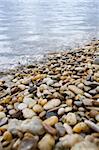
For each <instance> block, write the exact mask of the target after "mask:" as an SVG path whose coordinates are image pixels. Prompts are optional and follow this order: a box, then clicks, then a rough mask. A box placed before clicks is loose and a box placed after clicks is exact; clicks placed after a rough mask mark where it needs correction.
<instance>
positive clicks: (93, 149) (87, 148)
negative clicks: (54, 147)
mask: <svg viewBox="0 0 99 150" xmlns="http://www.w3.org/2000/svg"><path fill="white" fill-rule="evenodd" d="M71 150H99V148H98V147H97V146H96V145H95V144H94V143H92V142H89V141H82V142H80V143H77V144H75V145H74V146H73V147H72V149H71Z"/></svg>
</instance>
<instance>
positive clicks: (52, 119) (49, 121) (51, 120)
mask: <svg viewBox="0 0 99 150" xmlns="http://www.w3.org/2000/svg"><path fill="white" fill-rule="evenodd" d="M57 122H58V118H57V117H56V116H52V117H50V118H48V119H46V120H44V121H43V124H48V125H50V126H53V125H55V124H56V123H57Z"/></svg>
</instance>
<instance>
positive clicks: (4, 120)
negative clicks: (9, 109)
mask: <svg viewBox="0 0 99 150" xmlns="http://www.w3.org/2000/svg"><path fill="white" fill-rule="evenodd" d="M7 122H8V118H7V117H5V118H2V119H0V127H1V126H3V125H5V124H6V123H7Z"/></svg>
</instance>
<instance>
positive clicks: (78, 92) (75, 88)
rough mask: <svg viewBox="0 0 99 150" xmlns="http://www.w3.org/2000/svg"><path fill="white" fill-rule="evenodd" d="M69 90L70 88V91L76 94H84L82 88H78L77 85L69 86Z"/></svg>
mask: <svg viewBox="0 0 99 150" xmlns="http://www.w3.org/2000/svg"><path fill="white" fill-rule="evenodd" d="M68 88H69V90H71V91H72V92H74V93H75V94H83V90H81V89H80V88H78V87H77V86H75V85H69V86H68Z"/></svg>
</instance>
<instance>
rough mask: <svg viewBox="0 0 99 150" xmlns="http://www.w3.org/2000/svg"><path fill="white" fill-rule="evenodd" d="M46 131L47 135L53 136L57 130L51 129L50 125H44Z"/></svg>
mask: <svg viewBox="0 0 99 150" xmlns="http://www.w3.org/2000/svg"><path fill="white" fill-rule="evenodd" d="M43 126H44V129H45V131H46V132H47V133H49V134H51V135H56V129H55V128H53V127H51V126H50V125H48V124H44V125H43Z"/></svg>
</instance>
